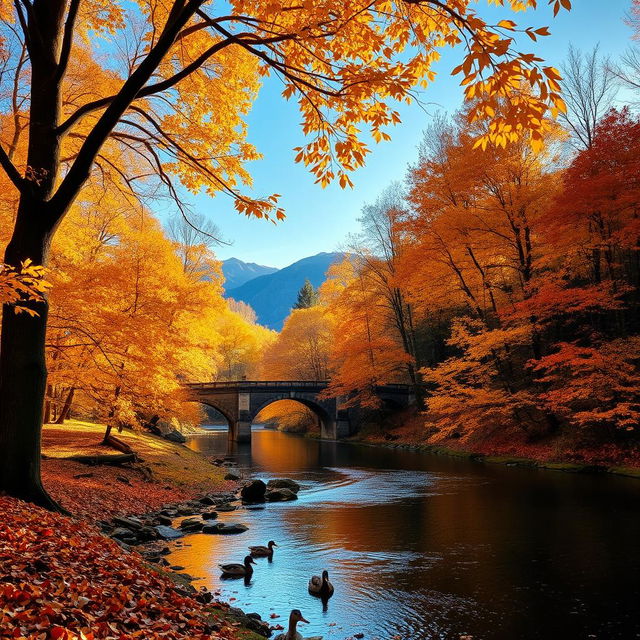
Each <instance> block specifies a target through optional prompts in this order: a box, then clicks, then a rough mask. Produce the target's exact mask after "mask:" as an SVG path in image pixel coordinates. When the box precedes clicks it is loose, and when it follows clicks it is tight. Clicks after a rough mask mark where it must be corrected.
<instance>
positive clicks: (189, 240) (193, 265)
mask: <svg viewBox="0 0 640 640" xmlns="http://www.w3.org/2000/svg"><path fill="white" fill-rule="evenodd" d="M167 230H168V233H169V237H170V238H171V240H173V242H175V243H176V247H177V249H178V254H179V256H180V259H181V261H182V266H183V268H184V270H185V272H187V273H200V275H202V276H203V277H206V276H207V273H206V271H207V270H209V271H210V270H211V265H210V264H207V259H208V258H210V257H211V253H210V249H211V248H212V247H215V246H219V245H220V244H221V242H222V234H221V233H220V229H218V227H217V226H216V225H215V223H214V222H213V221H212V220H210V219H208V218H206V217H205V216H204V214H202V213H196V214H194V213H189V215H188V216H187V215H186V214H182V213H178V214H177V215H174V216H173V217H171V218H170V219H169V222H168V224H167Z"/></svg>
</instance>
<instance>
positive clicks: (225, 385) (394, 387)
mask: <svg viewBox="0 0 640 640" xmlns="http://www.w3.org/2000/svg"><path fill="white" fill-rule="evenodd" d="M328 384H329V381H328V380H215V381H212V382H189V383H187V385H186V386H188V387H190V388H191V389H237V388H239V387H242V388H244V389H246V388H262V389H264V388H268V389H291V387H295V388H298V389H300V388H302V389H317V388H318V387H321V388H325V387H327V386H328ZM377 389H378V390H380V391H400V392H404V393H407V392H409V391H410V390H411V389H412V387H411V385H408V384H402V383H398V382H391V383H389V384H380V385H378V386H377Z"/></svg>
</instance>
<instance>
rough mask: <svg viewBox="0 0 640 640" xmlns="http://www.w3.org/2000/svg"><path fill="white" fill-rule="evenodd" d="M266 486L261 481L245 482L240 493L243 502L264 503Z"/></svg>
mask: <svg viewBox="0 0 640 640" xmlns="http://www.w3.org/2000/svg"><path fill="white" fill-rule="evenodd" d="M266 491H267V485H266V484H265V483H264V482H262V480H251V481H250V482H247V483H246V484H245V485H244V487H242V489H241V491H240V495H241V496H242V501H243V502H264V494H265V493H266Z"/></svg>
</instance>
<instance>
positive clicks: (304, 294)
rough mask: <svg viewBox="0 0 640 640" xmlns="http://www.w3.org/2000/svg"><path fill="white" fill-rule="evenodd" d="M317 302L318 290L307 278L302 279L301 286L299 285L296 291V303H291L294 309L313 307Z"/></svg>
mask: <svg viewBox="0 0 640 640" xmlns="http://www.w3.org/2000/svg"><path fill="white" fill-rule="evenodd" d="M317 304H318V291H317V290H316V289H314V287H313V285H312V284H311V283H310V282H309V279H308V278H307V279H306V280H305V281H304V284H303V285H302V287H300V291H298V299H297V300H296V303H295V304H294V305H293V308H294V309H308V308H309V307H314V306H315V305H317Z"/></svg>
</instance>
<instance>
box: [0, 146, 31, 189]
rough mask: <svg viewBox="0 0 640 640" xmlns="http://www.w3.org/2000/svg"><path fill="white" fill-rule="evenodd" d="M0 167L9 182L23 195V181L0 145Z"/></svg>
mask: <svg viewBox="0 0 640 640" xmlns="http://www.w3.org/2000/svg"><path fill="white" fill-rule="evenodd" d="M0 166H2V168H3V169H4V171H5V173H6V174H7V176H8V177H9V179H10V180H11V182H13V184H14V185H15V187H16V189H17V190H18V191H19V192H20V193H23V192H24V187H25V180H24V178H23V177H22V176H21V175H20V172H19V171H18V170H17V169H16V167H15V165H14V164H13V162H11V160H10V159H9V156H8V155H7V152H6V151H5V150H4V147H3V146H2V145H0Z"/></svg>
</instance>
